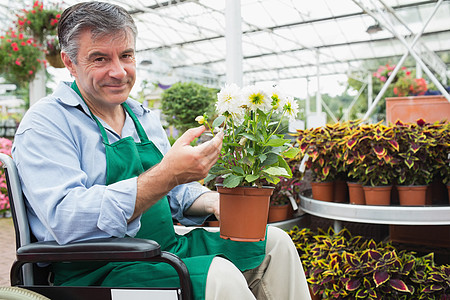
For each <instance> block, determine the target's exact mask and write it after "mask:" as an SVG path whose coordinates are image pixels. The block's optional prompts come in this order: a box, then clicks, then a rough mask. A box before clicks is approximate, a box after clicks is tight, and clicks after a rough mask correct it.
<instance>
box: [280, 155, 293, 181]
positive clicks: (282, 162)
mask: <svg viewBox="0 0 450 300" xmlns="http://www.w3.org/2000/svg"><path fill="white" fill-rule="evenodd" d="M278 165H279V166H280V167H282V168H284V169H285V170H286V172H287V173H288V174H289V178H291V177H292V170H291V167H289V165H288V163H287V162H286V161H285V160H284V159H283V158H282V157H281V156H278Z"/></svg>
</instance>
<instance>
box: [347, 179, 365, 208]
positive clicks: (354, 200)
mask: <svg viewBox="0 0 450 300" xmlns="http://www.w3.org/2000/svg"><path fill="white" fill-rule="evenodd" d="M347 186H348V197H349V200H350V204H358V205H364V204H366V198H365V197H364V190H363V186H362V184H361V183H358V182H347Z"/></svg>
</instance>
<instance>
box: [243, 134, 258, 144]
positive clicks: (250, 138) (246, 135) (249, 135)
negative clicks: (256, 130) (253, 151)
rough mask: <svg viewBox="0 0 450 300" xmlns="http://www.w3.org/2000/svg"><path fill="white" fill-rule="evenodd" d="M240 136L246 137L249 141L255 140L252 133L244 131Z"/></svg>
mask: <svg viewBox="0 0 450 300" xmlns="http://www.w3.org/2000/svg"><path fill="white" fill-rule="evenodd" d="M242 136H244V137H246V138H247V139H249V140H251V141H255V142H256V137H255V136H254V135H253V134H251V133H247V132H244V133H243V134H242Z"/></svg>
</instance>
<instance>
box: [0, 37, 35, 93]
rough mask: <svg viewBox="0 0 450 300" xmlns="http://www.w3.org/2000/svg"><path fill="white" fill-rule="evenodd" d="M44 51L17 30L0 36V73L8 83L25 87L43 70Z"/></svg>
mask: <svg viewBox="0 0 450 300" xmlns="http://www.w3.org/2000/svg"><path fill="white" fill-rule="evenodd" d="M41 56H42V50H41V49H40V48H39V46H38V44H37V42H36V41H35V40H34V39H33V38H31V37H26V36H24V35H23V34H22V33H17V32H16V31H15V30H8V31H7V32H6V33H5V34H4V35H2V36H0V73H1V74H2V76H4V77H5V78H6V79H7V80H8V81H10V82H13V83H15V84H17V85H19V86H24V85H25V84H26V83H27V82H29V81H31V80H33V78H34V76H35V75H36V72H37V71H38V70H39V69H40V68H42V60H41Z"/></svg>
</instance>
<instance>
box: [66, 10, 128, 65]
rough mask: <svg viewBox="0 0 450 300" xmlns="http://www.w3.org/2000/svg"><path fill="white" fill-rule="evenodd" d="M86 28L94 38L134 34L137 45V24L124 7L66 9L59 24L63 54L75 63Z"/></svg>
mask: <svg viewBox="0 0 450 300" xmlns="http://www.w3.org/2000/svg"><path fill="white" fill-rule="evenodd" d="M86 29H89V30H91V33H92V37H93V38H95V37H98V36H100V37H102V36H108V35H111V34H113V33H117V32H124V33H126V32H131V34H132V35H133V38H134V41H135V42H136V36H137V28H136V24H135V23H134V20H133V18H132V17H131V15H130V14H129V13H128V12H127V11H126V10H125V9H124V8H122V7H120V6H117V5H114V4H111V3H106V2H82V3H78V4H75V5H73V6H71V7H69V8H67V9H66V10H64V12H63V13H62V15H61V19H60V21H59V24H58V39H59V45H60V46H61V51H64V52H66V53H67V54H68V56H69V58H70V60H71V61H72V62H74V63H75V64H77V55H78V51H79V47H80V45H79V41H78V39H79V36H80V34H81V32H83V31H84V30H86Z"/></svg>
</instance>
